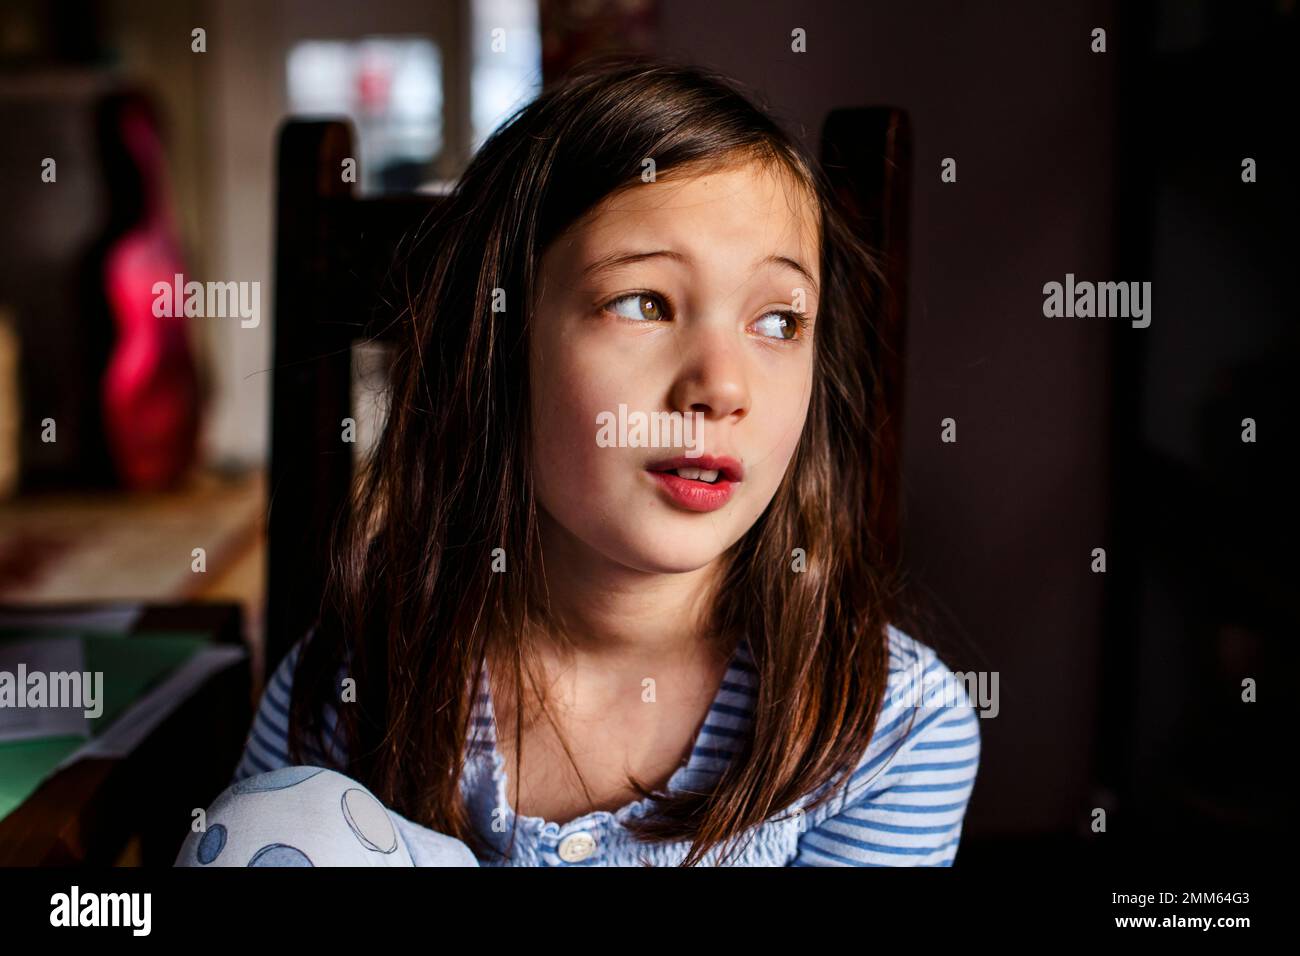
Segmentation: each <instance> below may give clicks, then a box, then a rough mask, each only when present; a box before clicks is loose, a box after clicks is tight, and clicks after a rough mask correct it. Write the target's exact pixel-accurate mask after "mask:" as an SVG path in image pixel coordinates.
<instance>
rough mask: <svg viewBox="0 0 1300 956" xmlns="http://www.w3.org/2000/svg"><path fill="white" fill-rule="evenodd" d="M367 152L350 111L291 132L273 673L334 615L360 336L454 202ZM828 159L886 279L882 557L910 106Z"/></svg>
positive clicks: (879, 508) (384, 323)
mask: <svg viewBox="0 0 1300 956" xmlns="http://www.w3.org/2000/svg"><path fill="white" fill-rule="evenodd" d="M356 155H357V153H356V151H355V149H354V144H353V140H352V134H351V131H350V129H349V127H348V125H347V124H346V123H345V122H342V121H299V120H289V121H287V122H286V123H285V124H284V125H283V126H282V128H281V130H280V137H279V170H278V186H277V189H278V196H277V210H276V212H277V219H276V259H275V279H276V285H275V342H274V360H273V372H272V375H273V380H272V409H271V416H272V420H271V484H270V491H269V499H270V500H269V502H268V504H269V509H270V510H269V518H268V554H267V600H266V606H267V617H266V630H265V635H266V654H265V658H264V660H265V674H266V675H270V674H271V673H272V672H273V670H274V668H275V666H276V665H277V664H278V663H279V662H280V660H281V658H282V657H283V656H284V654H285V653H286V652H287V651H288V649H289V648H290V647H291V646H292V644H293V642H294V641H296V640H297V639H298V638H299V637H301V636H302V635H303V634H305V633H306V632H307V630H308V629H309V628H310V627H311V626H312V624H313V623H314V622H315V620H316V618H317V616H318V615H319V613H320V601H321V596H322V594H323V592H324V585H325V577H326V572H327V571H328V568H329V555H328V553H327V543H328V537H329V532H330V529H331V527H332V525H333V523H334V522H335V521H336V520H338V519H339V518H341V517H342V515H343V509H345V508H346V507H347V502H348V489H349V487H350V485H351V482H352V479H353V455H352V448H353V446H352V445H350V444H348V443H345V442H343V441H342V440H341V435H342V422H343V419H345V418H348V417H354V409H353V408H352V351H351V350H352V344H353V343H354V342H355V341H358V340H362V339H368V340H376V339H377V340H380V341H382V340H383V337H384V334H385V330H386V328H387V327H388V326H389V325H390V324H391V320H392V319H393V317H394V315H395V313H394V311H393V308H394V306H393V296H391V295H390V294H389V292H390V291H391V289H392V286H391V285H390V283H391V280H392V279H393V277H394V276H395V274H396V273H395V270H394V264H395V263H396V262H398V261H399V260H400V261H402V262H403V265H402V267H401V270H400V272H402V273H407V272H409V274H410V275H412V276H415V275H422V274H424V269H423V265H424V264H425V263H421V262H420V261H419V260H420V257H427V256H431V255H434V254H436V251H435V250H431V249H428V248H422V247H421V246H420V245H418V244H414V243H411V242H410V241H409V240H410V239H411V238H412V237H413V236H414V234H415V233H416V231H417V229H418V227H419V224H420V223H421V222H422V221H423V220H424V219H425V218H426V217H427V216H428V215H429V214H430V213H431V212H432V211H433V209H434V208H435V206H436V204H437V203H439V202H441V201H442V200H441V198H440V197H439V196H437V195H433V194H424V193H418V194H412V195H403V196H397V197H375V198H359V197H357V196H356V195H355V194H354V187H353V184H352V183H350V182H345V181H344V176H343V175H342V171H343V164H344V160H346V159H348V158H350V157H355V156H356ZM822 161H823V165H824V167H825V168H826V170H827V173H828V175H829V176H830V179H831V182H832V183H833V185H834V186H835V189H836V192H837V194H838V196H839V198H840V201H841V203H842V205H843V208H844V209H845V211H846V213H847V215H848V218H849V222H850V224H851V226H852V228H853V229H854V230H855V232H856V233H857V234H858V235H859V236H861V237H862V238H863V239H864V240H865V241H866V242H867V243H868V245H870V246H871V247H872V248H873V249H874V250H876V253H877V256H878V257H879V259H880V261H881V265H882V269H883V272H884V275H885V280H886V281H885V286H884V288H880V289H873V290H872V292H873V293H874V294H875V295H876V296H877V297H878V300H879V302H880V309H879V313H878V317H877V320H876V323H875V327H874V329H873V330H872V344H873V351H874V353H875V356H876V360H875V364H876V367H877V369H878V373H879V376H880V383H881V391H880V394H879V397H878V400H877V405H878V407H877V408H875V409H872V410H871V411H872V421H873V423H874V427H876V428H877V430H878V431H879V433H880V447H881V460H880V461H877V462H875V463H873V467H872V476H873V477H872V482H873V487H872V505H871V508H872V512H873V514H872V527H873V528H874V529H876V534H877V540H878V542H879V547H880V549H881V555H882V558H883V559H884V560H885V561H887V562H889V563H891V564H892V563H894V562H896V561H897V559H898V554H899V526H900V514H899V500H898V477H899V468H900V460H899V452H900V447H901V444H900V432H901V426H902V418H901V412H902V352H903V331H904V327H905V315H906V310H905V305H906V267H907V218H908V215H907V208H908V191H909V188H910V183H909V169H910V133H909V128H908V123H907V117H906V114H905V113H903V112H902V111H901V110H897V109H893V108H889V107H870V108H855V109H841V110H835V111H834V112H832V113H831V114H830V116H829V117H828V118H827V121H826V124H825V126H824V128H823V136H822ZM426 245H427V244H426ZM403 300H404V297H403Z"/></svg>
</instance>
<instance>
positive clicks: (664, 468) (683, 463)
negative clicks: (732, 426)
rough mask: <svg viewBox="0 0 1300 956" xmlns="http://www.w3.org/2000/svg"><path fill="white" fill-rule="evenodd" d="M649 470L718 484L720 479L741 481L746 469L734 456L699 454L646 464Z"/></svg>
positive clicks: (688, 479)
mask: <svg viewBox="0 0 1300 956" xmlns="http://www.w3.org/2000/svg"><path fill="white" fill-rule="evenodd" d="M646 467H647V469H648V470H649V471H655V472H659V473H661V474H674V475H676V476H677V477H679V478H685V479H686V480H687V481H699V482H702V483H704V484H706V485H716V484H717V483H718V482H720V481H740V480H741V479H742V478H744V473H745V469H744V467H743V466H742V465H741V464H740V462H738V461H736V459H734V458H728V457H726V456H716V455H699V456H697V457H694V458H688V457H685V456H680V457H676V458H669V459H667V460H665V461H658V462H655V463H654V464H651V465H647V466H646Z"/></svg>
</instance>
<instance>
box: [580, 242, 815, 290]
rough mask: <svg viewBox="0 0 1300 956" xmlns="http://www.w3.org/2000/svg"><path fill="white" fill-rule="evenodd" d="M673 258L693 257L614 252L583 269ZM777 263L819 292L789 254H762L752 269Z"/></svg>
mask: <svg viewBox="0 0 1300 956" xmlns="http://www.w3.org/2000/svg"><path fill="white" fill-rule="evenodd" d="M656 258H662V259H671V260H673V261H674V262H680V263H681V264H682V265H690V263H691V257H690V256H688V255H686V254H685V253H682V252H677V251H676V250H674V249H654V250H651V251H649V252H614V253H610V254H609V255H607V256H602V257H601V258H599V259H597V260H596V261H595V262H593V263H591V264H590V265H588V266H586V267H585V268H583V270H582V274H583V275H584V276H587V275H592V274H593V273H596V272H603V271H604V270H606V269H613V268H614V267H615V266H623V265H629V264H631V263H633V262H644V261H645V260H646V259H656ZM768 263H775V264H776V265H782V266H787V267H788V268H791V269H794V270H795V271H796V272H798V273H799V274H800V275H801V276H803V277H804V278H805V279H807V280H808V284H809V285H811V286H812V289H813V294H814V295H816V294H817V293H818V291H819V290H818V286H817V280H816V279H814V278H813V276H812V273H811V272H809V271H808V270H807V269H806V268H804V265H803V263H801V262H800V261H799V260H798V259H791V258H790V257H789V256H778V255H769V256H761V257H759V258H758V259H756V260H755V261H754V264H753V265H752V266H750V269H757V268H758V267H759V266H761V265H767V264H768Z"/></svg>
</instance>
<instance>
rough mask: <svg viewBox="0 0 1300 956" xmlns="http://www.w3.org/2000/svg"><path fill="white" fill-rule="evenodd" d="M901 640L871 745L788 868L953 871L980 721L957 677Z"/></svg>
mask: <svg viewBox="0 0 1300 956" xmlns="http://www.w3.org/2000/svg"><path fill="white" fill-rule="evenodd" d="M896 633H898V632H896ZM899 636H900V637H901V641H900V642H897V643H896V645H895V648H891V663H890V675H889V686H888V689H887V693H886V700H885V704H884V706H883V707H882V709H881V715H880V718H879V720H878V721H877V725H876V726H877V730H876V733H875V734H874V735H873V737H872V741H871V745H870V746H869V747H868V748H867V753H866V754H865V755H864V757H863V758H862V760H861V761H860V762H859V763H858V765H857V767H856V768H855V769H854V771H853V775H852V777H851V778H850V782H849V785H848V787H847V788H844V789H843V790H841V791H840V793H841V794H842V795H837V796H836V797H834V798H832V800H831V801H830V803H831V804H832V806H831V809H830V810H829V811H826V812H825V813H824V814H821V813H817V814H816V815H811V814H810V819H809V828H808V830H807V832H805V833H804V834H803V835H802V836H801V837H800V838H799V850H798V853H797V855H796V856H795V858H794V860H793V861H791V863H790V865H791V866H951V865H952V862H953V859H954V857H955V856H956V855H957V845H958V843H959V842H960V840H961V830H962V823H963V821H964V819H965V816H966V805H967V802H968V801H969V800H970V795H971V790H972V789H973V788H974V785H975V774H976V771H977V770H978V768H979V756H980V728H979V717H978V716H977V714H976V712H975V708H974V707H973V706H972V704H971V700H970V695H969V694H968V693H967V692H966V684H965V679H963V678H962V677H961V676H959V675H956V674H954V673H953V672H952V671H950V670H948V668H947V667H946V666H945V665H944V664H943V662H942V661H940V660H939V658H938V657H937V656H936V655H935V654H934V652H933V651H932V650H931V649H930V648H928V647H926V646H925V645H923V644H920V643H919V642H915V641H912V640H911V639H910V638H907V637H906V636H905V635H901V634H900V635H899ZM818 809H823V808H818Z"/></svg>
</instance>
